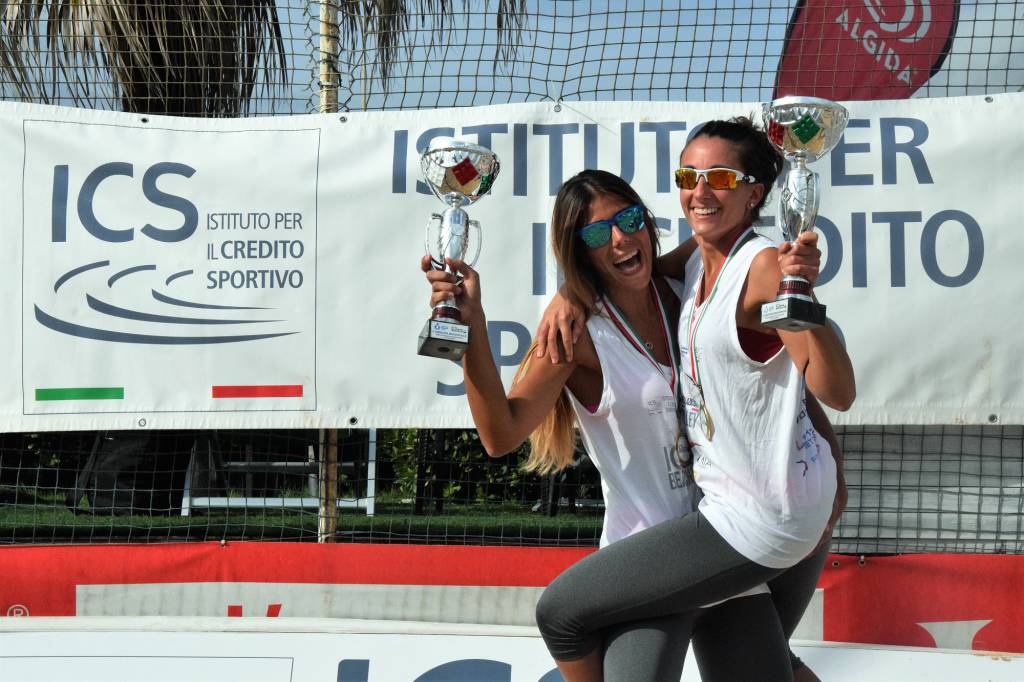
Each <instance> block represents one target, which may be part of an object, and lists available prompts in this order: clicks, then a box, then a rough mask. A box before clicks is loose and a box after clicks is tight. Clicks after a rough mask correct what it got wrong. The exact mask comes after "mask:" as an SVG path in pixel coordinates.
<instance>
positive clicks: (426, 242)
mask: <svg viewBox="0 0 1024 682" xmlns="http://www.w3.org/2000/svg"><path fill="white" fill-rule="evenodd" d="M443 220H444V217H443V216H442V215H441V214H440V213H431V214H430V218H429V219H428V220H427V229H426V230H424V234H423V252H424V253H425V254H427V255H428V256H430V265H431V267H432V268H434V269H435V270H444V267H445V264H444V263H438V262H437V259H436V258H434V249H431V248H430V235H431V234H434V230H432V229H430V228H431V226H433V225H434V224H435V223H441V222H442V221H443ZM437 250H438V251H439V252H440V248H438V249H437Z"/></svg>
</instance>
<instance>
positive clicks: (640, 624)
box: [422, 171, 816, 679]
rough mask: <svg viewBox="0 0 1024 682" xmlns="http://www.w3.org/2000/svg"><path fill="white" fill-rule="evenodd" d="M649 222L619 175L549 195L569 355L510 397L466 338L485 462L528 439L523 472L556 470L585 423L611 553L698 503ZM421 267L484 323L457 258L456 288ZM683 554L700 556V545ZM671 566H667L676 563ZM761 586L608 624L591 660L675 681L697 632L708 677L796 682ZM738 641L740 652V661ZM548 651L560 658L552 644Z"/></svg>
mask: <svg viewBox="0 0 1024 682" xmlns="http://www.w3.org/2000/svg"><path fill="white" fill-rule="evenodd" d="M654 225H655V223H654V219H653V216H652V215H651V214H650V212H649V211H648V210H647V209H646V208H645V207H644V206H643V204H642V202H641V200H640V198H639V196H637V195H636V193H635V192H634V191H633V189H632V188H631V187H630V186H629V185H628V183H626V182H624V181H623V180H621V179H620V178H618V177H616V176H614V175H612V174H610V173H605V172H602V171H584V172H583V173H580V174H578V175H577V176H575V177H573V178H572V179H570V180H569V181H567V182H566V183H565V184H564V185H563V187H562V189H561V190H560V191H559V194H558V197H557V198H556V201H555V207H554V214H553V217H552V243H553V249H554V252H555V256H556V258H557V259H558V261H559V264H560V265H561V267H562V269H563V271H564V273H565V278H566V286H567V291H568V295H570V296H571V297H572V298H573V299H574V300H577V301H579V303H580V305H581V307H583V308H585V309H586V310H587V311H588V319H587V323H586V328H585V330H584V331H583V332H582V336H581V338H580V341H579V344H578V345H577V347H576V351H577V352H576V354H575V357H574V359H573V361H572V362H567V363H562V364H558V365H556V364H551V363H547V362H530V360H529V359H530V358H531V357H532V353H528V354H527V359H526V360H525V361H524V363H523V365H522V366H521V368H520V370H519V372H518V373H517V377H516V381H515V383H514V385H513V387H512V389H511V391H510V392H509V394H508V396H507V397H506V395H505V393H504V388H503V386H502V383H501V379H500V376H499V374H498V371H497V368H496V366H495V365H494V361H493V358H492V356H491V354H490V349H489V346H488V343H487V339H486V337H485V336H483V335H479V334H477V335H473V334H471V338H470V346H469V349H468V350H467V353H466V356H465V358H464V365H463V366H464V370H465V379H466V390H467V397H468V399H469V404H470V409H471V411H472V413H473V418H474V421H475V422H476V426H477V428H478V430H479V433H480V438H481V441H482V442H483V444H484V446H485V448H486V449H487V451H488V453H489V454H490V455H491V456H500V455H503V454H505V453H506V452H508V451H510V450H512V449H514V448H516V447H517V446H518V445H519V444H520V443H522V441H523V440H524V439H525V438H526V437H527V436H528V435H530V434H531V433H532V436H531V441H532V444H533V448H532V452H531V455H530V459H529V461H528V462H527V468H528V469H531V470H534V471H538V472H541V473H543V472H547V471H552V470H556V469H558V468H561V467H563V466H565V465H566V464H568V463H569V462H570V461H571V458H572V453H573V449H574V441H575V436H574V430H573V427H574V422H576V423H577V424H578V425H579V428H580V432H581V434H582V436H583V440H584V443H585V445H586V447H587V450H588V453H589V454H590V456H591V458H592V460H593V461H594V463H595V465H596V466H597V468H598V470H599V471H600V472H601V476H602V487H603V490H604V496H605V505H606V513H605V525H604V531H603V534H602V539H601V545H602V547H614V546H615V545H616V544H618V542H619V541H622V540H623V538H626V537H628V536H630V535H632V534H634V533H636V532H637V531H641V530H643V529H645V528H650V527H652V526H656V525H657V524H661V523H663V522H666V521H669V520H670V519H677V518H679V517H681V516H683V515H686V514H689V513H691V512H692V511H693V509H694V506H695V502H696V489H695V487H694V485H693V480H692V475H691V467H690V464H691V463H690V462H689V454H688V453H689V451H688V449H687V448H686V446H685V443H683V442H682V441H681V439H680V431H679V417H678V414H677V405H678V399H677V396H678V390H679V387H678V381H679V373H678V368H677V364H676V357H677V355H676V351H675V349H674V347H673V346H674V343H673V342H674V335H673V334H672V326H673V325H672V323H671V322H670V321H672V320H674V319H675V311H674V310H671V309H666V304H668V305H669V306H671V305H672V304H673V302H676V301H677V300H678V299H676V298H675V297H674V296H672V295H671V293H670V292H669V290H668V288H667V287H666V285H665V282H664V281H663V280H662V279H661V278H657V279H655V278H653V277H652V272H653V265H654V258H655V256H656V254H657V230H656V229H654ZM806 251H807V250H805V252H804V253H802V254H791V255H790V256H789V257H788V259H787V268H789V269H793V270H797V269H799V270H801V271H802V270H803V268H802V267H801V264H802V263H803V262H804V261H803V260H801V257H802V258H804V259H806V258H807V253H806ZM815 255H816V254H815ZM815 262H816V261H815ZM422 265H423V268H424V270H426V271H427V277H428V279H429V280H430V281H431V283H432V285H433V292H432V298H431V301H432V303H436V302H438V301H440V300H442V299H447V298H449V297H451V296H455V297H456V299H457V301H458V304H459V307H460V309H461V310H462V311H463V314H464V316H465V319H466V320H467V321H468V322H470V324H471V325H472V328H473V329H486V325H485V319H484V315H483V310H482V308H481V306H480V283H479V277H478V275H477V273H476V272H475V271H473V270H472V269H471V268H469V267H468V266H466V265H465V264H464V263H461V262H458V261H452V262H451V263H450V265H451V266H452V267H453V268H454V269H455V270H456V271H457V272H458V273H459V274H460V275H461V276H462V277H463V278H464V281H463V282H462V283H461V284H457V283H456V281H455V279H454V277H453V276H451V275H449V274H446V273H444V272H442V271H431V270H430V269H429V261H428V260H427V259H424V261H423V263H422ZM789 269H787V272H788V271H789ZM604 551H606V550H601V552H604ZM688 551H689V553H691V554H695V555H699V552H700V548H699V547H692V548H690V550H688ZM599 554H600V552H599ZM679 558H681V557H673V558H672V561H673V562H674V561H676V560H677V559H679ZM665 568H666V569H671V563H667V564H666V565H665ZM615 579H616V580H619V581H622V582H624V583H629V582H634V583H636V582H640V581H642V580H643V576H640V575H632V574H631V573H629V574H620V575H618V576H616V577H615ZM759 582H761V581H759V580H754V581H752V582H750V584H749V585H747V586H746V587H744V588H741V589H731V588H726V589H723V590H720V592H721V594H719V595H718V596H716V597H713V598H709V599H706V600H698V601H696V602H695V603H694V605H693V608H692V609H687V610H686V611H685V612H681V611H676V612H666V613H663V614H658V613H652V614H651V617H649V618H648V617H645V616H643V615H638V616H637V617H633V618H629V619H627V620H628V621H629V622H626V623H624V624H623V626H622V627H613V628H612V627H610V628H608V629H607V631H605V632H602V633H601V634H600V636H599V637H598V638H597V639H598V640H600V641H599V642H598V643H599V644H601V646H600V649H601V651H602V652H603V655H602V654H601V653H597V654H595V655H596V657H597V660H596V666H597V667H596V671H597V675H598V677H600V675H601V670H602V667H603V668H604V672H605V673H606V674H607V675H608V676H609V677H610V678H619V679H627V678H628V679H663V678H670V677H671V676H672V675H675V677H676V678H678V675H679V674H680V672H681V668H682V661H683V657H684V656H685V652H686V646H687V643H688V640H689V637H690V634H691V632H695V633H704V634H705V635H706V636H704V637H701V636H699V635H698V634H695V635H694V641H695V650H696V653H697V655H698V660H699V661H700V666H701V671H702V674H703V675H704V676H705V679H736V678H737V677H744V676H747V677H749V676H751V675H754V674H756V675H757V676H762V677H764V676H767V677H768V678H772V679H786V678H788V677H789V676H790V675H791V672H790V663H789V659H788V657H787V655H786V645H785V639H784V634H783V632H782V629H781V627H780V625H779V620H778V616H777V615H776V612H775V607H774V606H773V604H772V602H771V599H770V598H769V596H768V595H767V594H766V592H767V590H766V589H765V588H764V587H763V586H762V585H759V584H758V583H759ZM744 591H749V592H750V594H751V595H753V596H750V597H748V598H745V599H743V600H733V601H736V602H739V601H742V602H745V604H744V606H742V608H738V607H736V606H735V604H734V603H733V601H729V602H726V603H725V604H722V605H719V606H716V607H714V608H709V609H698V608H697V607H699V606H700V605H702V604H705V603H708V602H710V601H714V600H718V599H727V598H730V597H732V596H734V595H737V594H738V593H741V592H744ZM586 592H587V590H586V588H585V586H584V593H581V594H578V595H576V596H574V597H573V598H574V599H581V600H586V599H589V596H588V595H587V594H585V593H586ZM737 613H742V614H743V617H742V618H738V617H737V615H736V614H737ZM741 639H742V641H743V642H744V645H745V647H746V649H745V650H746V655H745V656H742V657H737V656H736V655H735V648H736V646H737V645H738V642H739V641H741ZM550 645H551V642H550V641H549V646H550ZM596 648H597V645H596V644H595V649H596ZM552 651H553V653H555V655H556V659H557V658H560V657H559V656H558V652H557V650H556V648H552ZM585 653H590V652H585ZM559 667H560V668H562V669H563V673H564V674H565V675H566V676H567V677H568V678H570V679H572V677H573V675H574V673H575V672H577V671H575V670H574V669H573V667H574V666H573V662H572V661H565V660H562V661H559Z"/></svg>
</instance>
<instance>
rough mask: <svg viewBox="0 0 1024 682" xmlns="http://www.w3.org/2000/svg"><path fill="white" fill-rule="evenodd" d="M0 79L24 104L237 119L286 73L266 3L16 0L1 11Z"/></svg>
mask: <svg viewBox="0 0 1024 682" xmlns="http://www.w3.org/2000/svg"><path fill="white" fill-rule="evenodd" d="M261 75H262V81H261V79H260V76H261ZM275 76H278V80H277V82H276V83H275ZM0 78H2V79H3V80H4V81H5V82H7V83H11V84H13V85H14V87H15V88H16V90H17V92H18V96H19V97H21V98H24V99H27V100H30V101H41V102H50V101H54V100H56V99H57V98H58V95H60V96H64V97H70V98H71V99H72V100H73V101H75V102H77V103H80V104H84V105H87V106H102V104H103V102H104V100H106V99H109V98H111V97H112V98H113V99H115V100H119V101H120V105H121V108H122V109H123V110H125V111H132V112H138V113H154V114H171V115H189V116H238V115H240V114H245V113H247V112H248V108H249V106H250V102H251V99H252V95H253V90H254V88H255V87H256V84H257V82H262V83H263V84H264V87H267V88H270V87H273V86H275V85H278V86H281V87H283V86H285V85H286V84H287V78H288V76H287V63H286V56H285V48H284V40H283V38H282V34H281V26H280V23H279V19H278V15H277V6H276V4H275V2H274V0H186V2H181V1H175V0H158V1H154V0H149V1H147V0H24V1H22V2H17V1H13V2H8V3H6V6H5V7H3V13H2V15H0Z"/></svg>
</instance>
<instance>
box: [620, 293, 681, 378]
mask: <svg viewBox="0 0 1024 682" xmlns="http://www.w3.org/2000/svg"><path fill="white" fill-rule="evenodd" d="M650 292H651V298H652V299H654V302H655V304H657V306H658V313H659V314H660V320H661V334H662V337H663V338H664V339H665V348H667V349H668V359H669V363H670V366H671V367H672V377H671V379H669V381H668V386H669V388H670V389H671V390H672V394H673V395H675V394H676V377H677V376H678V375H679V364H678V361H677V360H676V351H675V348H674V347H673V345H672V337H671V336H669V332H668V315H666V314H665V308H664V306H662V305H661V297H660V296H658V294H657V293H656V292H655V288H654V283H653V282H652V283H651V288H650ZM601 301H602V302H603V303H604V305H605V309H606V310H607V311H608V316H609V317H610V318H611V320H612V322H613V323H615V326H616V327H617V328H618V330H619V331H620V332H621V333H622V335H623V336H625V337H626V340H627V341H629V342H630V344H632V346H633V347H634V348H636V349H637V350H638V351H640V353H641V354H642V355H643V356H644V357H645V358H647V361H648V362H650V363H651V364H652V365H654V368H655V369H656V370H658V374H660V375H661V376H662V377H664V376H665V371H664V368H663V366H662V364H661V363H660V362H658V360H657V358H655V357H654V354H653V352H652V351H650V350H647V347H646V346H645V345H644V343H643V340H642V339H641V338H640V335H639V334H637V333H636V332H635V331H633V325H631V324H630V323H629V320H627V319H626V316H625V315H623V314H622V311H620V310H619V309H618V308H616V307H615V304H614V303H612V302H611V301H610V300H609V299H608V298H607V297H606V296H602V297H601Z"/></svg>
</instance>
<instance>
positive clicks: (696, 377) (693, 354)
mask: <svg viewBox="0 0 1024 682" xmlns="http://www.w3.org/2000/svg"><path fill="white" fill-rule="evenodd" d="M756 236H757V233H756V232H754V228H753V227H748V228H747V230H746V232H744V233H743V234H742V235H740V237H739V238H738V239H737V240H736V242H735V243H734V244H733V245H732V248H731V249H730V250H729V255H728V256H726V258H725V263H723V264H722V269H721V270H719V271H718V275H717V276H716V277H715V283H714V284H713V285H712V286H711V293H710V294H708V297H707V298H705V299H704V300H703V301H702V302H701V304H700V312H699V313H698V314H697V317H696V319H694V316H693V311H694V310H695V309H696V308H697V307H698V306H697V297H696V296H694V297H693V305H691V306H690V316H689V319H688V320H687V324H686V326H687V330H688V333H687V340H688V342H689V344H690V377H691V378H692V379H693V383H694V384H695V385H696V386H697V388H699V389H700V392H701V397H702V398H703V396H704V389H703V387H702V386H701V383H700V366H699V363H698V362H697V351H696V348H694V341H695V340H696V338H697V329H698V328H700V323H701V322H703V321H704V313H706V312H707V311H708V308H710V307H711V300H712V299H713V298H714V297H715V294H716V293H718V283H719V282H720V281H721V280H722V275H723V274H724V273H725V269H726V268H727V267H729V263H730V262H732V258H733V256H735V255H736V254H737V253H738V252H739V250H740V249H741V248H742V247H743V245H744V244H746V243H747V242H749V241H750V240H751V239H753V238H754V237H756ZM700 276H701V278H703V277H704V266H703V264H702V265H701V275H700Z"/></svg>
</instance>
